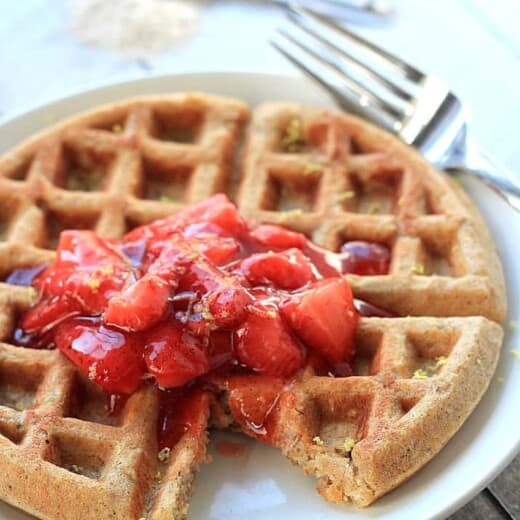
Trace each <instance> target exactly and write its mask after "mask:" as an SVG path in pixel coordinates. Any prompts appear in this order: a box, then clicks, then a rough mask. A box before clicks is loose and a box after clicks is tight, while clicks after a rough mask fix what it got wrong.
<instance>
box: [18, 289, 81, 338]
mask: <svg viewBox="0 0 520 520" xmlns="http://www.w3.org/2000/svg"><path fill="white" fill-rule="evenodd" d="M81 310H82V309H81V305H80V304H79V303H78V302H77V301H76V300H72V299H70V298H68V297H67V296H63V297H61V298H60V297H59V296H52V297H50V298H44V299H41V300H39V301H38V303H37V304H36V305H35V306H34V307H31V308H30V309H28V310H27V312H26V313H25V314H24V315H23V316H22V319H21V320H20V328H21V329H23V330H24V331H25V332H28V333H32V332H38V333H43V332H45V331H47V330H50V329H51V328H52V327H54V326H55V325H57V324H58V323H60V322H62V321H64V320H66V319H68V318H71V317H72V316H75V315H77V314H80V312H81Z"/></svg>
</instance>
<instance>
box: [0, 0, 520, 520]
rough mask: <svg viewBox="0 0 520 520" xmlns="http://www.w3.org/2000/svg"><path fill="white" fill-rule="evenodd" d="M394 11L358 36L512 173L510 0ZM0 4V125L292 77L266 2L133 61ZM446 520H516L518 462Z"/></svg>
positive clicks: (225, 5) (517, 164) (516, 52)
mask: <svg viewBox="0 0 520 520" xmlns="http://www.w3.org/2000/svg"><path fill="white" fill-rule="evenodd" d="M63 3H64V2H63ZM394 3H395V4H396V6H397V9H398V16H397V17H396V19H395V20H394V22H393V24H391V25H389V26H385V27H384V28H360V29H359V32H362V33H363V34H365V35H367V36H368V37H370V38H372V39H374V40H375V41H378V42H379V43H381V44H383V45H384V46H386V47H388V48H389V49H391V50H394V51H395V52H396V53H398V54H400V55H402V56H403V57H404V58H406V59H408V60H410V61H412V62H414V63H416V64H417V65H418V66H420V67H421V68H423V69H425V70H428V71H431V72H435V73H437V74H438V75H440V76H441V77H443V78H444V79H445V80H446V81H448V82H449V84H450V85H451V86H452V87H453V89H454V90H455V91H456V92H457V93H458V94H459V95H460V96H461V97H462V98H463V99H464V100H465V101H466V102H467V103H468V104H469V105H470V106H471V107H472V109H473V115H474V124H473V125H472V129H473V131H474V133H475V136H476V138H477V140H478V141H479V142H481V143H484V144H485V148H486V149H487V150H489V151H490V152H491V153H492V154H493V155H494V156H495V157H496V158H498V159H499V160H501V161H502V162H504V163H505V164H506V165H507V166H509V168H510V169H512V170H513V171H516V172H519V175H520V147H519V146H518V126H517V119H518V116H519V115H520V96H519V95H518V88H519V87H520V32H519V31H518V20H519V19H520V4H518V1H517V0H494V1H493V2H487V1H486V0H437V1H436V2H427V1H425V0H423V1H417V0H401V1H397V0H396V1H395V2H394ZM4 4H5V5H4ZM4 4H3V5H2V13H1V16H0V71H2V72H1V76H0V122H1V121H2V120H3V119H6V118H9V117H11V116H12V115H14V114H15V113H18V112H22V111H26V110H28V109H30V108H31V107H34V106H37V105H39V104H42V103H44V102H46V101H50V100H53V99H57V98H60V97H62V96H65V95H67V94H71V93H75V92H79V91H81V90H84V89H86V88H89V87H93V86H98V85H101V84H107V83H113V82H117V81H122V80H127V79H133V78H139V77H145V76H148V75H155V74H171V73H179V72H194V71H202V70H205V71H209V70H214V71H223V70H229V71H251V72H271V73H282V74H295V71H294V70H293V69H291V67H290V66H289V65H288V64H287V62H286V61H285V60H283V59H282V58H281V57H280V56H278V55H277V54H276V53H275V51H273V50H272V49H271V48H270V46H269V45H267V43H266V42H267V40H268V38H269V37H270V36H271V35H272V33H273V30H274V28H275V27H276V26H278V25H281V24H283V17H282V15H281V14H280V12H279V11H278V9H276V8H275V7H274V6H272V5H269V2H260V1H259V2H236V1H235V2H226V1H223V0H221V1H219V2H209V1H207V2H206V3H204V4H203V5H204V7H203V11H202V20H201V27H200V29H199V31H198V34H197V35H196V37H194V38H192V39H191V40H189V41H188V42H186V43H185V44H183V45H182V46H180V47H178V48H176V49H175V50H172V51H169V52H167V53H164V54H161V55H158V56H155V57H153V58H150V59H146V60H142V59H141V60H132V61H125V60H122V59H120V58H118V57H117V56H114V55H111V54H109V53H107V52H105V51H102V50H99V49H94V48H89V47H86V46H84V45H83V44H81V43H80V42H78V41H77V40H76V39H75V38H74V37H73V35H72V34H71V32H70V29H69V23H70V20H69V17H68V12H67V10H66V8H65V7H64V6H63V5H62V2H56V1H55V0H23V1H18V2H9V3H7V2H5V3H4ZM208 49H211V52H208ZM451 518H452V519H455V520H469V519H472V520H473V519H475V520H479V519H486V520H494V519H503V518H506V519H507V518H515V519H518V518H520V457H517V458H516V459H515V461H514V462H513V463H512V464H511V465H510V466H509V467H508V468H507V469H506V470H505V471H504V472H503V473H502V474H501V475H500V476H499V477H498V478H497V479H496V480H495V481H494V482H493V483H492V484H491V485H490V486H489V487H488V488H487V489H485V490H484V491H482V492H481V493H480V494H479V495H478V496H477V497H475V498H474V499H473V500H472V501H471V502H470V503H469V504H467V505H466V506H464V507H463V508H462V509H460V510H459V511H458V512H457V513H455V514H454V515H453V516H452V517H451ZM419 520H420V519H419Z"/></svg>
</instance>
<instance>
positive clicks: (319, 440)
mask: <svg viewBox="0 0 520 520" xmlns="http://www.w3.org/2000/svg"><path fill="white" fill-rule="evenodd" d="M312 442H314V444H317V445H318V446H323V445H324V444H325V443H324V442H323V439H322V438H321V437H320V436H319V435H316V436H315V437H313V438H312Z"/></svg>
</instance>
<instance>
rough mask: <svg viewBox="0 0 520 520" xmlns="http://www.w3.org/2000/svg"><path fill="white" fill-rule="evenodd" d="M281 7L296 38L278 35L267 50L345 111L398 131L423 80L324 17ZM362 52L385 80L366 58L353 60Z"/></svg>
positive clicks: (290, 34) (289, 6) (293, 6)
mask: <svg viewBox="0 0 520 520" xmlns="http://www.w3.org/2000/svg"><path fill="white" fill-rule="evenodd" d="M285 6H286V8H287V11H288V13H287V14H288V18H289V20H290V21H291V22H292V24H293V25H294V26H296V27H297V29H298V35H295V34H294V33H293V32H289V31H286V30H283V29H279V30H278V35H279V38H277V40H276V41H271V44H272V45H273V46H274V47H275V48H276V49H277V50H278V51H279V52H280V53H282V54H283V55H284V56H285V57H286V58H287V59H288V60H290V61H291V62H292V63H293V64H294V65H296V66H297V67H298V68H300V69H301V70H303V71H304V72H305V73H306V74H308V75H310V76H312V77H313V79H314V80H316V81H319V82H320V83H321V84H322V85H323V86H324V87H326V88H327V89H328V90H329V92H330V93H331V94H332V95H333V97H334V98H335V99H336V101H338V103H340V104H341V105H343V106H344V105H345V104H347V106H346V107H345V108H347V109H349V110H351V111H352V110H354V111H357V112H360V113H362V114H363V115H364V116H365V117H366V116H367V111H368V112H369V114H368V115H369V117H370V118H372V119H374V120H375V121H376V122H377V123H379V124H382V125H383V126H386V127H389V128H391V129H392V130H394V131H397V130H398V128H397V127H396V126H397V125H399V122H400V121H401V120H403V119H404V118H406V116H407V115H408V114H410V113H411V112H412V108H413V107H412V105H413V102H414V96H413V95H412V94H411V93H410V88H413V86H414V84H420V83H421V82H423V81H424V80H425V78H426V76H425V75H424V74H423V73H421V72H420V71H419V70H417V69H416V68H415V67H413V66H411V65H410V64H408V63H406V62H404V61H403V60H401V59H400V58H399V57H397V56H394V55H393V54H391V53H389V52H388V51H386V50H384V49H382V48H380V47H378V46H376V45H374V44H373V43H371V42H369V41H367V40H365V39H364V38H362V37H361V36H359V35H357V34H355V33H353V32H352V31H350V30H349V29H347V28H345V27H344V26H343V25H339V24H338V23H336V22H334V21H333V20H332V19H331V18H329V17H327V16H324V15H321V14H319V13H317V12H316V11H313V10H312V9H309V8H307V7H303V6H300V5H296V4H291V3H285ZM360 51H361V52H363V53H364V55H368V57H369V58H370V59H372V60H374V61H376V62H378V64H379V65H382V66H383V68H384V69H385V74H382V73H381V72H378V71H377V70H376V69H375V68H374V67H372V66H371V65H369V64H367V63H365V59H366V57H364V58H363V60H360V59H359V58H357V57H356V55H355V53H356V52H360ZM367 79H368V80H369V83H370V86H369V85H368V84H367V81H366V80H367ZM345 97H346V98H347V100H346V102H345ZM370 109H373V110H372V111H371V110H370Z"/></svg>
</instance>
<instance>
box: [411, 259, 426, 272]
mask: <svg viewBox="0 0 520 520" xmlns="http://www.w3.org/2000/svg"><path fill="white" fill-rule="evenodd" d="M425 272H426V269H425V267H424V264H421V263H419V262H416V263H415V264H413V265H412V267H411V269H410V273H412V274H424V273H425Z"/></svg>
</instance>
